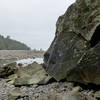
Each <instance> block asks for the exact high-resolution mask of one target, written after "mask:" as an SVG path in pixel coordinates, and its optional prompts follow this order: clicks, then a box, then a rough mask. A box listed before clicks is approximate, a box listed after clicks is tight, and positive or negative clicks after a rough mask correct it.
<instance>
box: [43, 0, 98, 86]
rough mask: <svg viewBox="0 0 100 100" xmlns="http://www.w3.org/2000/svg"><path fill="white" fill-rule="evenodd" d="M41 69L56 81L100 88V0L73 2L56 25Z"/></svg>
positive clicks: (78, 0) (77, 0)
mask: <svg viewBox="0 0 100 100" xmlns="http://www.w3.org/2000/svg"><path fill="white" fill-rule="evenodd" d="M56 27H57V29H56V33H55V38H54V41H53V42H52V44H51V46H50V47H49V49H48V50H47V52H46V53H45V54H44V68H45V70H46V71H47V73H48V74H49V75H50V76H52V77H54V78H55V79H56V80H57V81H60V80H62V79H66V80H67V81H73V82H80V83H83V84H88V83H93V84H99V85H100V52H99V51H100V36H99V32H100V0H76V2H75V3H73V4H72V5H71V6H70V7H69V8H68V10H67V11H66V12H65V14H64V15H62V16H60V17H59V19H58V21H57V23H56Z"/></svg>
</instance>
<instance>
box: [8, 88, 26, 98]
mask: <svg viewBox="0 0 100 100" xmlns="http://www.w3.org/2000/svg"><path fill="white" fill-rule="evenodd" d="M21 97H25V95H24V94H23V93H21V91H20V89H19V88H15V89H14V90H13V91H11V92H10V93H9V94H8V96H7V100H17V99H18V98H21Z"/></svg>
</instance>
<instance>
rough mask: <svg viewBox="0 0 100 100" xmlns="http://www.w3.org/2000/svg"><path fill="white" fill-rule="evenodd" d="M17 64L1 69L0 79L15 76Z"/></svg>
mask: <svg viewBox="0 0 100 100" xmlns="http://www.w3.org/2000/svg"><path fill="white" fill-rule="evenodd" d="M16 65H17V64H16V62H13V63H10V64H7V65H5V66H4V67H0V78H5V77H8V76H9V75H12V74H14V73H15V72H16V71H17V70H18V68H17V67H16Z"/></svg>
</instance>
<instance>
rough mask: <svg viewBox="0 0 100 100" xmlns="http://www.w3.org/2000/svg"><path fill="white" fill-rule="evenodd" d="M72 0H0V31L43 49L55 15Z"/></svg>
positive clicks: (49, 38) (62, 10)
mask: <svg viewBox="0 0 100 100" xmlns="http://www.w3.org/2000/svg"><path fill="white" fill-rule="evenodd" d="M73 2H75V0H0V34H2V35H4V36H7V35H10V36H11V38H12V39H16V40H19V41H21V42H24V43H26V44H27V45H28V46H30V47H31V48H32V49H34V48H36V49H40V48H42V49H47V48H48V47H49V45H50V43H51V42H52V40H53V38H54V35H55V29H56V28H55V24H56V21H57V19H58V17H59V16H60V15H62V14H64V12H65V11H66V9H67V8H68V6H69V5H71V4H72V3H73Z"/></svg>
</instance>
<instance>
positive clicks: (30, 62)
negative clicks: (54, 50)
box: [16, 58, 43, 67]
mask: <svg viewBox="0 0 100 100" xmlns="http://www.w3.org/2000/svg"><path fill="white" fill-rule="evenodd" d="M33 62H37V63H38V64H42V63H43V58H35V59H31V58H27V59H22V60H18V61H16V63H17V64H19V63H21V64H23V66H24V67H25V66H27V65H29V64H32V63H33Z"/></svg>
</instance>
